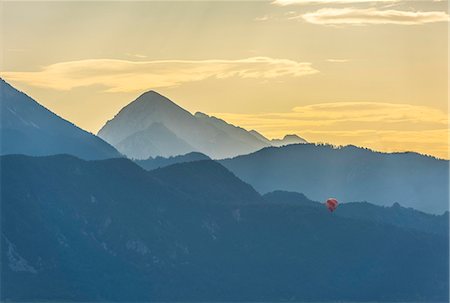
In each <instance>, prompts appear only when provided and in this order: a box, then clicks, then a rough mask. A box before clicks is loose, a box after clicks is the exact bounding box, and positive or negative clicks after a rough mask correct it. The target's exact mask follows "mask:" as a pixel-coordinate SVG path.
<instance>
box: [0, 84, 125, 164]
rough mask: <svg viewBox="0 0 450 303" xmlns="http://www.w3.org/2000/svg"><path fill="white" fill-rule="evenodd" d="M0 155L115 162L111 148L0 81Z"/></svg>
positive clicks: (116, 155) (116, 152)
mask: <svg viewBox="0 0 450 303" xmlns="http://www.w3.org/2000/svg"><path fill="white" fill-rule="evenodd" d="M0 96H1V98H0V113H1V123H0V137H1V144H0V153H1V154H2V155H5V154H26V155H33V156H44V155H55V154H71V155H75V156H77V157H80V158H83V159H106V158H117V157H121V156H122V155H121V154H120V153H119V152H118V151H117V150H116V149H115V148H114V147H112V146H111V145H109V144H108V143H106V142H105V141H103V140H102V139H100V138H98V137H97V136H95V135H93V134H90V133H88V132H86V131H84V130H82V129H80V128H78V127H77V126H75V125H73V124H72V123H70V122H68V121H67V120H64V119H62V118H61V117H59V116H57V115H56V114H54V113H52V112H51V111H49V110H48V109H46V108H45V107H43V106H42V105H40V104H39V103H37V102H36V101H35V100H33V99H32V98H30V97H29V96H27V95H26V94H24V93H22V92H20V91H18V90H16V89H15V88H13V87H12V86H11V85H9V84H8V83H6V82H5V81H4V80H2V79H0Z"/></svg>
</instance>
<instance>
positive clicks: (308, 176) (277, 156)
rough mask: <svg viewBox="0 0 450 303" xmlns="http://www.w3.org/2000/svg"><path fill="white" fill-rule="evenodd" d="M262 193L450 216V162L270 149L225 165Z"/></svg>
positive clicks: (318, 148)
mask: <svg viewBox="0 0 450 303" xmlns="http://www.w3.org/2000/svg"><path fill="white" fill-rule="evenodd" d="M220 163H221V164H223V165H224V166H225V167H227V168H228V169H229V170H230V171H232V172H233V173H234V174H235V175H236V176H238V177H239V178H240V179H241V180H243V181H245V182H247V183H249V184H251V185H252V186H253V187H254V188H255V189H256V190H257V191H259V192H260V193H267V192H271V191H274V190H286V191H295V192H303V193H304V194H306V195H307V196H308V197H311V198H312V199H313V200H316V201H324V200H325V199H327V198H329V197H335V198H337V199H338V200H339V201H343V202H351V201H368V202H370V203H373V204H376V205H384V206H390V205H392V204H393V203H395V202H397V203H400V204H401V205H403V206H406V207H413V208H415V209H417V210H421V211H424V212H428V213H434V214H442V213H443V212H445V211H448V210H449V206H448V197H449V161H447V160H440V159H436V158H433V157H429V156H423V155H419V154H416V153H390V154H389V153H380V152H374V151H372V150H369V149H364V148H359V147H355V146H346V147H339V148H336V147H333V146H330V145H314V144H297V145H288V146H284V147H280V148H275V147H269V148H264V149H262V150H260V151H257V152H255V153H252V154H249V155H243V156H238V157H235V158H232V159H226V160H222V161H220Z"/></svg>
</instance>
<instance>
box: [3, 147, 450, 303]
mask: <svg viewBox="0 0 450 303" xmlns="http://www.w3.org/2000/svg"><path fill="white" fill-rule="evenodd" d="M294 147H295V146H294ZM0 161H1V165H2V178H1V180H0V182H1V183H0V185H1V188H2V191H1V192H0V195H1V203H2V211H1V212H0V215H1V222H0V224H1V231H2V233H1V264H2V266H1V268H0V271H1V273H0V274H1V275H0V278H1V281H2V282H1V286H2V291H1V292H0V297H1V300H2V301H128V302H130V301H235V302H237V301H239V302H242V301H297V302H300V301H377V302H380V301H410V302H412V301H442V302H445V301H448V299H449V286H448V285H449V278H448V277H449V276H448V274H449V271H448V268H449V263H448V262H449V258H448V255H449V242H448V213H446V214H444V215H441V216H434V215H427V214H423V213H420V212H418V211H415V210H411V209H405V208H403V207H400V206H398V205H394V206H393V207H388V208H383V207H379V206H374V205H371V204H368V203H348V204H343V205H340V206H339V207H338V209H337V210H336V211H335V212H334V213H330V212H329V211H328V210H327V209H326V208H325V207H324V205H323V204H319V203H315V202H313V201H311V200H309V199H308V198H306V197H305V196H304V195H301V194H298V193H287V192H274V193H269V194H266V195H264V196H261V195H259V194H258V193H257V192H256V191H255V190H254V189H253V188H252V187H251V186H249V185H248V184H246V183H244V182H242V181H241V180H239V179H238V178H237V177H235V176H234V175H233V174H232V173H230V172H229V171H228V170H227V169H225V168H224V167H223V166H221V165H220V164H218V163H217V162H213V161H208V160H204V161H197V162H195V161H194V162H188V163H180V164H174V165H171V166H167V167H165V168H160V169H157V170H153V171H145V170H144V169H142V168H140V167H139V166H138V165H136V164H135V163H133V162H131V161H130V160H127V159H110V160H103V161H84V160H80V159H78V158H75V157H72V156H68V155H59V156H51V157H28V156H20V155H9V156H2V157H1V158H0ZM312 177H314V176H312ZM325 190H326V187H325ZM413 222H417V224H414V223H413Z"/></svg>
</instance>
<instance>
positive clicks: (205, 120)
mask: <svg viewBox="0 0 450 303" xmlns="http://www.w3.org/2000/svg"><path fill="white" fill-rule="evenodd" d="M98 135H99V136H100V137H101V138H103V139H104V140H105V141H107V142H109V143H110V144H111V145H113V146H115V147H116V148H117V149H118V150H119V151H120V152H122V153H123V154H125V155H127V157H129V158H131V159H140V160H142V159H147V158H149V157H157V156H162V157H170V156H177V155H182V154H186V153H188V152H201V153H204V154H206V155H208V156H209V157H211V158H214V159H221V158H226V157H233V156H237V155H242V154H248V153H251V152H254V151H257V150H259V149H261V148H264V147H267V146H281V145H286V144H292V143H305V142H306V141H305V140H304V139H302V138H300V137H298V136H296V135H289V136H286V137H285V138H283V139H280V140H272V141H271V140H269V139H267V138H265V137H264V136H262V135H261V134H259V133H258V132H256V131H247V130H245V129H243V128H241V127H237V126H234V125H232V124H229V123H227V122H225V121H223V120H221V119H218V118H216V117H212V116H208V115H206V114H203V113H200V112H197V113H196V114H195V115H192V114H191V113H190V112H188V111H186V110H185V109H183V108H181V107H180V106H178V105H177V104H175V103H174V102H172V101H171V100H169V99H167V98H166V97H164V96H162V95H160V94H158V93H157V92H154V91H149V92H147V93H144V94H142V95H141V96H139V97H138V98H137V99H136V100H134V101H133V102H131V103H130V104H128V105H127V106H125V107H124V108H123V109H122V110H120V111H119V113H118V114H117V115H116V116H115V117H114V118H113V119H112V120H110V121H108V122H107V123H106V124H105V125H104V126H103V127H102V129H100V131H99V132H98Z"/></svg>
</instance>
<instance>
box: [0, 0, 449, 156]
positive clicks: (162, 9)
mask: <svg viewBox="0 0 450 303" xmlns="http://www.w3.org/2000/svg"><path fill="white" fill-rule="evenodd" d="M0 8H1V21H0V22H1V24H0V26H1V28H0V33H1V38H0V39H1V41H0V42H1V43H0V45H1V69H0V76H1V77H2V78H4V79H5V80H7V81H8V82H10V83H11V84H13V85H14V86H15V87H16V88H18V89H20V90H22V91H24V92H26V93H27V94H28V95H30V96H31V97H33V98H35V99H36V100H37V101H38V102H40V103H41V104H43V105H44V106H46V107H47V108H49V109H50V110H52V111H54V112H55V113H57V114H58V115H60V116H62V117H63V118H65V119H67V120H69V121H71V122H73V123H75V124H76V125H78V126H79V127H81V128H83V129H85V130H88V131H90V132H92V133H97V131H98V130H99V129H100V128H101V127H102V126H103V125H104V123H105V122H106V121H107V120H109V119H112V118H113V117H114V115H115V114H116V113H117V112H118V111H119V110H120V109H121V108H122V107H123V106H125V105H127V104H128V103H130V102H131V101H133V100H134V99H135V98H136V97H138V96H139V95H140V94H142V93H143V92H146V91H148V90H155V91H157V92H159V93H161V94H163V95H165V96H166V97H168V98H170V99H171V100H173V101H174V102H175V103H177V104H178V105H180V106H182V107H183V108H185V109H187V110H189V111H190V112H192V113H194V112H196V111H201V112H204V113H207V114H210V115H215V116H217V117H220V118H222V119H225V120H226V121H227V122H229V123H233V124H236V125H239V126H242V127H244V128H246V129H249V130H250V129H255V130H257V131H259V132H260V133H262V134H263V135H265V136H267V137H269V138H279V137H282V136H284V135H285V134H297V135H299V136H301V137H303V138H305V139H306V140H308V141H310V142H322V143H331V144H336V145H347V144H354V145H357V146H364V147H368V148H372V149H375V150H380V151H386V152H392V151H416V152H420V153H424V154H429V155H433V156H436V157H440V158H446V159H448V158H449V156H448V135H449V131H448V106H447V99H448V98H447V97H448V75H447V70H448V25H449V24H448V21H449V15H448V1H447V0H442V1H436V0H426V1H411V0H270V1H179V2H176V1H139V2H127V1H121V2H118V1H115V2H112V1H98V2H91V1H75V2H69V1H49V2H40V1H31V2H25V1H2V2H0Z"/></svg>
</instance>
